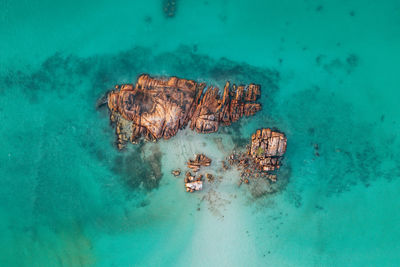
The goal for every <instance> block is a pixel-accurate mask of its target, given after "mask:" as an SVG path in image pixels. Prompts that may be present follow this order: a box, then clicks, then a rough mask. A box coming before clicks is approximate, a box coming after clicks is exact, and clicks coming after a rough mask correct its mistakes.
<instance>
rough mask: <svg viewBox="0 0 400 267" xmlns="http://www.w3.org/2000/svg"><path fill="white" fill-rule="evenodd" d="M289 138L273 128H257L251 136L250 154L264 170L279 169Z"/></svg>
mask: <svg viewBox="0 0 400 267" xmlns="http://www.w3.org/2000/svg"><path fill="white" fill-rule="evenodd" d="M286 144H287V140H286V137H285V135H284V134H283V133H279V132H273V131H271V129H269V128H268V129H261V130H257V131H256V133H254V134H253V135H252V136H251V146H250V150H249V154H250V156H251V157H252V158H253V160H254V161H255V162H256V163H257V165H258V168H259V169H260V170H263V171H273V170H275V169H279V167H280V159H281V158H282V156H283V155H284V154H285V152H286Z"/></svg>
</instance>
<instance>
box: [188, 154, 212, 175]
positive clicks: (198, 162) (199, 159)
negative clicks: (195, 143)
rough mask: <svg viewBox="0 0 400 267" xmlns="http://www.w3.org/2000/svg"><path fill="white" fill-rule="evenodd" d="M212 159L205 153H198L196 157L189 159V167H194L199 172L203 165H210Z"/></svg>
mask: <svg viewBox="0 0 400 267" xmlns="http://www.w3.org/2000/svg"><path fill="white" fill-rule="evenodd" d="M210 165H211V159H210V158H208V157H207V156H206V155H204V154H197V155H196V157H195V159H194V160H193V159H189V160H188V162H187V166H188V168H190V169H192V170H193V171H194V172H198V171H199V170H200V167H201V166H210Z"/></svg>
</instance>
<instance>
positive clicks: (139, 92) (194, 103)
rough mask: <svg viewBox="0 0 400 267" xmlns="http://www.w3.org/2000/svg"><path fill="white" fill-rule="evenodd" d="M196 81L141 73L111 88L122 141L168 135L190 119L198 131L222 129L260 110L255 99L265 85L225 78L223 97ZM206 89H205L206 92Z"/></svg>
mask: <svg viewBox="0 0 400 267" xmlns="http://www.w3.org/2000/svg"><path fill="white" fill-rule="evenodd" d="M205 87H206V84H204V83H197V82H195V81H192V80H186V79H179V78H177V77H170V78H167V79H155V78H151V77H150V76H149V75H146V74H144V75H141V76H139V78H138V80H137V83H136V84H135V85H133V84H123V85H116V86H115V90H113V91H111V92H109V93H108V96H107V104H108V108H109V110H110V112H111V115H110V119H111V121H112V122H114V123H115V124H116V134H117V136H118V141H117V145H118V148H119V149H122V148H123V147H124V146H125V144H126V143H127V142H128V141H130V142H132V143H137V142H138V141H139V140H141V139H145V140H148V141H156V140H158V139H160V138H164V139H169V138H171V137H172V136H174V135H176V133H177V131H178V130H179V129H182V128H184V127H185V126H186V125H188V124H189V121H190V128H191V129H192V130H196V131H197V132H199V133H212V132H216V131H218V128H219V126H220V125H221V124H222V125H229V124H231V123H232V122H235V121H237V120H238V119H239V118H241V117H243V116H251V115H253V114H255V113H256V112H257V111H259V110H260V109H261V105H260V104H259V103H256V100H257V98H258V97H259V95H260V86H259V85H255V84H250V85H248V86H244V85H240V86H236V85H235V84H233V85H231V84H230V83H229V82H227V83H226V85H225V87H224V91H223V95H222V97H221V96H220V94H219V89H218V88H217V87H212V86H211V87H208V88H207V89H206V90H205V91H204V88H205ZM203 91H204V92H203Z"/></svg>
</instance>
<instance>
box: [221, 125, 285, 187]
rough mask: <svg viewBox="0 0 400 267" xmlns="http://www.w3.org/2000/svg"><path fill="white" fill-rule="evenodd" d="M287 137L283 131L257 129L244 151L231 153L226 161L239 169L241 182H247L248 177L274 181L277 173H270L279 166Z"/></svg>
mask: <svg viewBox="0 0 400 267" xmlns="http://www.w3.org/2000/svg"><path fill="white" fill-rule="evenodd" d="M286 145H287V139H286V137H285V135H284V134H283V133H280V132H274V131H272V130H271V129H269V128H268V129H261V130H257V131H256V132H255V133H254V134H253V135H252V136H251V144H250V145H249V146H247V151H246V152H245V153H233V154H231V155H230V156H229V158H228V162H229V164H231V165H237V166H238V168H240V169H241V171H242V173H241V177H242V179H241V180H240V181H239V185H241V184H242V182H245V183H249V180H248V178H258V177H266V178H268V179H269V180H271V181H273V182H275V181H276V179H277V175H276V174H273V173H270V172H271V171H274V170H277V169H279V168H280V164H281V160H282V157H283V155H284V154H285V152H286Z"/></svg>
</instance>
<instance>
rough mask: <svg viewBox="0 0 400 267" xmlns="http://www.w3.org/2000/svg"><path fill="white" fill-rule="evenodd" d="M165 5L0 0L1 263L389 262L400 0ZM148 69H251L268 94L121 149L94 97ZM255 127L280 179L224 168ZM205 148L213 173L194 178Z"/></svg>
mask: <svg viewBox="0 0 400 267" xmlns="http://www.w3.org/2000/svg"><path fill="white" fill-rule="evenodd" d="M163 5H165V2H163V1H161V0H158V1H85V2H84V3H83V2H82V1H57V2H55V1H36V2H34V1H22V0H18V1H8V0H1V1H0V122H1V128H0V133H1V134H0V203H1V204H0V232H1V234H0V265H1V266H399V264H400V226H399V225H400V213H399V208H400V198H399V197H398V195H399V193H400V180H399V179H398V178H399V176H400V150H399V143H400V140H399V138H398V133H399V130H400V122H399V120H398V118H399V116H400V109H399V106H398V103H399V100H400V91H399V85H400V77H399V75H398V66H399V63H400V53H399V47H400V3H399V2H398V1H389V0H387V1H343V0H339V1H328V0H327V1H314V0H313V1H310V0H307V1H257V0H250V1H226V0H218V1H193V0H177V1H176V6H177V8H176V14H175V16H174V17H172V18H167V17H166V16H165V15H164V13H163ZM141 73H149V74H151V75H154V76H158V75H177V76H180V77H184V78H190V79H195V80H199V81H205V82H208V83H212V84H214V85H219V86H223V84H224V82H225V81H226V80H230V81H232V82H236V83H248V82H256V83H259V84H261V86H262V97H261V101H262V104H263V110H262V111H261V112H260V113H258V114H257V115H256V116H254V117H251V118H249V119H244V120H242V121H241V123H238V124H236V125H235V126H232V127H230V128H226V129H223V130H222V131H220V132H219V133H218V134H210V135H198V134H194V133H193V132H191V131H182V132H180V133H179V134H178V135H177V136H175V137H174V138H172V139H171V140H169V141H167V142H164V141H161V142H159V143H157V144H146V145H143V146H133V145H131V146H129V147H128V149H127V150H126V151H123V152H119V151H117V150H116V148H115V146H113V141H114V130H113V129H112V128H111V127H110V125H109V120H108V115H107V112H106V111H105V110H96V108H95V103H96V100H97V99H98V98H99V97H100V96H101V95H102V94H103V93H104V92H106V91H107V90H108V89H110V88H112V87H113V85H114V84H117V83H118V84H120V83H126V82H135V80H136V77H137V76H138V75H139V74H141ZM261 127H276V128H278V129H280V130H281V131H283V132H285V133H286V135H287V137H288V140H289V141H288V151H287V153H286V157H285V161H284V166H283V167H282V171H281V176H280V177H278V179H280V182H279V186H278V187H279V190H278V192H272V193H265V192H264V193H265V194H261V193H260V192H259V191H258V193H255V192H254V190H252V189H251V187H245V186H242V187H240V188H238V187H237V186H236V183H235V177H236V176H237V173H235V172H234V171H233V170H231V171H229V172H227V173H223V172H220V171H219V170H218V166H219V165H218V164H219V162H220V161H221V160H222V159H223V158H224V157H225V156H227V155H228V154H229V152H230V151H231V150H232V149H234V147H235V146H237V145H240V144H242V143H243V142H244V141H243V140H247V138H249V136H250V134H251V133H253V132H254V131H255V130H256V129H258V128H261ZM315 144H318V147H319V154H320V156H319V157H317V156H316V155H315V151H314V145H315ZM197 152H205V153H207V154H209V155H210V156H211V157H212V159H213V162H214V163H215V164H213V167H212V168H211V171H213V172H214V173H215V174H216V176H217V177H219V178H218V179H217V180H218V182H215V183H214V184H206V188H205V190H204V191H203V192H199V193H196V194H187V193H186V192H184V188H183V182H182V181H181V180H180V179H177V178H175V177H173V176H172V175H171V174H170V172H171V170H172V169H175V168H178V167H180V168H182V169H183V167H184V163H185V161H186V160H187V157H189V156H192V155H193V153H197ZM217 165H218V166H217ZM261 191H262V190H261Z"/></svg>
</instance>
